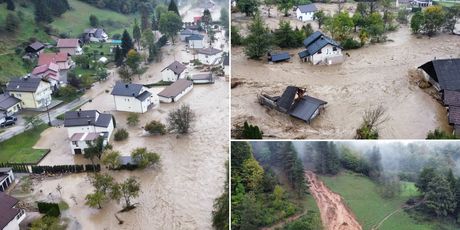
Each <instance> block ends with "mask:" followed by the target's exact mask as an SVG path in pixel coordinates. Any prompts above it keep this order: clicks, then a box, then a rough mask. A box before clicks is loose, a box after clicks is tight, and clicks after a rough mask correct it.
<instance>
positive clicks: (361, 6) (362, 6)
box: [355, 2, 369, 16]
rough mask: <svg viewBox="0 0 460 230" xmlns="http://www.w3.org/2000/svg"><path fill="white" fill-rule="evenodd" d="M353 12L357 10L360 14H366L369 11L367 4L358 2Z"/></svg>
mask: <svg viewBox="0 0 460 230" xmlns="http://www.w3.org/2000/svg"><path fill="white" fill-rule="evenodd" d="M355 12H359V14H361V15H362V16H367V14H368V13H369V6H368V5H367V4H366V3H364V2H358V5H357V6H356V11H355Z"/></svg>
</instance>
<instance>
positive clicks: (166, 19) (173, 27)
mask: <svg viewBox="0 0 460 230" xmlns="http://www.w3.org/2000/svg"><path fill="white" fill-rule="evenodd" d="M159 29H160V32H161V33H163V34H165V35H167V36H168V37H169V38H171V42H172V43H173V44H174V38H175V36H176V35H177V32H179V31H180V30H181V29H182V19H181V18H180V17H179V16H178V15H177V14H175V13H174V12H166V13H163V14H161V18H160V22H159Z"/></svg>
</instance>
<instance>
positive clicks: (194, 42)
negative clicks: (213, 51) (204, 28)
mask: <svg viewBox="0 0 460 230" xmlns="http://www.w3.org/2000/svg"><path fill="white" fill-rule="evenodd" d="M185 40H186V42H187V43H188V48H190V49H202V48H204V41H203V40H204V36H203V35H201V34H194V35H191V36H188V37H187V38H185Z"/></svg>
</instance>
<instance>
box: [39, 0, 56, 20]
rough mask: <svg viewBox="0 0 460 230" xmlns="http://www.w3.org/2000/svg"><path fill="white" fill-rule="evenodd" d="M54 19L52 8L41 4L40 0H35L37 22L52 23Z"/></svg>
mask: <svg viewBox="0 0 460 230" xmlns="http://www.w3.org/2000/svg"><path fill="white" fill-rule="evenodd" d="M52 21H53V18H52V17H51V10H50V8H49V7H48V6H47V5H45V4H43V5H42V4H40V2H39V1H35V22H36V23H41V22H44V23H50V22H52Z"/></svg>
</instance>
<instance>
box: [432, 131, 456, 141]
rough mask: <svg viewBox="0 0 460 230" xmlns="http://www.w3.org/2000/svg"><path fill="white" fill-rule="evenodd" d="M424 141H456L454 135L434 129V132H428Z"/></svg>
mask: <svg viewBox="0 0 460 230" xmlns="http://www.w3.org/2000/svg"><path fill="white" fill-rule="evenodd" d="M426 139H428V140H430V139H457V136H456V135H455V134H451V133H448V132H444V131H443V130H441V129H435V130H434V131H430V132H428V135H427V137H426Z"/></svg>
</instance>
